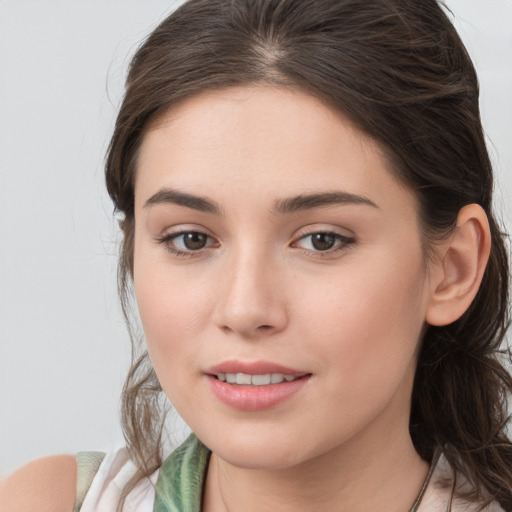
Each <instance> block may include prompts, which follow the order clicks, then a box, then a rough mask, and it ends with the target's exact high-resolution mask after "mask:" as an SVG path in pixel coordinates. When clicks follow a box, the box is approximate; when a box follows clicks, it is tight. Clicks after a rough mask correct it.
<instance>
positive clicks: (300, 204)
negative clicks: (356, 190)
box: [272, 191, 379, 214]
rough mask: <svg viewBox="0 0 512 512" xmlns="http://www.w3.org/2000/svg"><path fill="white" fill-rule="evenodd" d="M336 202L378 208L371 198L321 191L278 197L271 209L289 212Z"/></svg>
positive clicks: (274, 211)
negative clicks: (285, 197) (283, 197)
mask: <svg viewBox="0 0 512 512" xmlns="http://www.w3.org/2000/svg"><path fill="white" fill-rule="evenodd" d="M336 204H356V205H357V204H360V205H367V206H371V207H373V208H379V207H378V206H377V205H376V204H375V203H374V202H373V201H372V200H371V199H368V198H367V197H364V196H359V195H357V194H351V193H350V192H338V191H335V192H321V193H315V194H307V195H306V194H304V195H303V194H301V195H299V196H296V197H290V198H288V199H279V200H278V201H276V204H275V206H274V208H273V210H272V212H273V213H280V214H289V213H294V212H298V211H304V210H311V209H313V208H321V207H323V206H332V205H336Z"/></svg>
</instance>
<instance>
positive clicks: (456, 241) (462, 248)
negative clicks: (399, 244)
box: [426, 204, 491, 326]
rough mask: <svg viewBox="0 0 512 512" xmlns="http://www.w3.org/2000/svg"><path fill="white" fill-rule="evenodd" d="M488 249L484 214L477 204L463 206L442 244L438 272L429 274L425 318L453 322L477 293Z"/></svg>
mask: <svg viewBox="0 0 512 512" xmlns="http://www.w3.org/2000/svg"><path fill="white" fill-rule="evenodd" d="M490 250H491V234H490V228H489V222H488V220H487V215H486V213H485V211H484V210H483V208H482V207H481V206H479V205H477V204H470V205H467V206H465V207H464V208H462V209H461V210H460V212H459V215H458V218H457V226H456V228H455V229H454V231H453V233H452V234H451V235H450V237H449V238H448V240H447V241H446V242H445V243H443V244H442V253H441V261H440V263H439V265H440V268H439V270H440V272H436V273H434V274H433V275H432V279H434V282H432V283H431V285H432V286H431V288H432V294H431V297H430V302H429V305H428V308H427V314H426V321H427V323H429V324H430V325H436V326H442V325H448V324H450V323H452V322H455V320H457V319H458V318H460V317H461V316H462V315H463V314H464V312H465V311H466V310H467V309H468V307H469V306H470V304H471V302H472V301H473V299H474V298H475V295H476V294H477V292H478V288H479V287H480V283H481V282H482V277H483V275H484V271H485V267H486V265H487V261H488V259H489V253H490Z"/></svg>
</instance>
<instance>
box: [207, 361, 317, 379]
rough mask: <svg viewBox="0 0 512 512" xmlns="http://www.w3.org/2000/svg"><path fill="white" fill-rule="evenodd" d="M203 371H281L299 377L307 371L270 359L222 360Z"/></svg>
mask: <svg viewBox="0 0 512 512" xmlns="http://www.w3.org/2000/svg"><path fill="white" fill-rule="evenodd" d="M205 373H206V374H209V375H218V374H219V373H245V374H247V375H267V374H268V373H281V374H283V375H293V376H294V377H300V376H303V375H307V374H308V373H309V372H304V371H300V370H294V369H293V368H288V367H286V366H283V365H281V364H277V363H273V362H270V361H251V362H249V361H224V362H222V363H219V364H216V365H215V366H212V367H211V368H208V369H207V370H206V371H205Z"/></svg>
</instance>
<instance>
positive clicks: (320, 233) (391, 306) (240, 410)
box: [134, 86, 432, 468]
mask: <svg viewBox="0 0 512 512" xmlns="http://www.w3.org/2000/svg"><path fill="white" fill-rule="evenodd" d="M135 203H136V205H135V208H136V213H135V215H136V228H135V251H134V281H135V292H136V298H137V303H138V306H139V310H140V316H141V319H142V323H143V326H144V332H145V336H146V340H147V345H148V349H149V353H150V357H151V360H152V363H153V366H154V369H155V371H156V374H157V376H158V378H159V380H160V382H161V385H162V388H163V390H164V391H165V393H166V394H167V396H168V397H169V399H170V400H171V402H172V403H173V404H174V406H175V407H176V409H177V410H178V411H179V413H180V414H181V415H182V416H183V418H184V419H185V421H186V422H187V423H188V424H189V425H190V427H191V428H192V430H193V431H194V432H196V434H197V435H198V437H199V438H200V439H201V440H202V441H203V442H204V443H205V444H206V445H207V446H209V447H210V448H211V449H212V450H213V451H214V452H215V453H216V454H217V455H218V456H219V457H221V458H222V459H224V460H226V461H228V462H231V463H233V464H235V465H238V466H241V467H253V468H285V467H291V466H293V465H296V464H300V463H301V462H305V461H308V460H312V459H313V458H315V457H317V456H321V455H326V454H329V453H335V452H336V451H337V450H345V449H346V450H349V449H350V447H351V446H357V445H358V443H359V445H360V444H361V443H363V442H364V443H365V446H368V447H370V449H371V446H372V443H374V444H377V443H378V444H381V443H383V442H386V440H389V441H390V442H392V440H393V439H394V438H396V436H397V435H403V436H408V418H409V408H410V395H411V390H412V383H413V377H414V371H415V364H416V356H417V348H418V343H419V339H420V334H421V331H422V327H423V325H424V319H425V313H426V309H427V307H428V302H429V297H430V295H431V288H432V286H431V284H430V282H429V278H428V273H427V272H426V269H425V263H424V259H423V255H422V251H421V240H420V231H419V224H418V212H417V203H416V200H415V197H414V196H413V194H412V193H411V192H410V191H409V190H408V189H407V188H405V187H404V186H403V185H401V184H400V183H399V182H398V181H397V180H396V179H395V178H394V177H393V175H392V173H391V172H390V165H389V163H388V161H387V159H386V158H385V156H384V155H383V154H382V152H381V151H380V149H379V146H378V144H376V143H375V142H374V141H373V140H372V139H370V138H369V137H367V136H366V135H364V134H362V133H361V132H359V131H357V130H356V129H355V128H354V127H353V126H352V125H351V123H349V122H348V121H347V120H345V119H344V118H343V117H341V116H339V115H338V114H336V113H335V112H333V111H332V109H330V108H328V107H327V106H325V105H324V104H322V103H321V102H320V101H318V100H317V99H315V98H313V97H311V96H309V95H307V94H305V93H303V92H300V91H298V90H290V89H283V88H276V87H272V86H254V87H246V88H234V89H227V90H222V91H214V92H205V93H202V94H200V95H197V96H195V97H192V98H190V99H187V100H186V101H184V102H183V103H181V104H180V105H179V106H177V107H175V108H174V109H173V110H172V111H171V112H169V113H168V114H167V115H166V116H165V117H164V118H163V119H161V120H160V121H159V122H158V124H157V125H156V126H154V127H153V128H152V129H151V130H150V131H149V132H148V133H147V134H146V136H145V139H144V141H143V144H142V148H141V153H140V158H139V161H138V169H137V179H136V187H135ZM225 379H227V381H224V380H225ZM233 379H235V380H236V379H238V380H236V382H230V381H232V380H233Z"/></svg>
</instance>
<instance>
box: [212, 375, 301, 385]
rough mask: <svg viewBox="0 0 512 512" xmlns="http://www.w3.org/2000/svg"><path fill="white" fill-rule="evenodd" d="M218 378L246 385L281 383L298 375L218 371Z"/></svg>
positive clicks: (230, 382) (229, 382)
mask: <svg viewBox="0 0 512 512" xmlns="http://www.w3.org/2000/svg"><path fill="white" fill-rule="evenodd" d="M217 378H218V379H219V380H220V381H222V382H227V383H228V384H238V385H245V386H249V385H252V386H267V385H269V384H281V382H285V381H286V382H291V381H292V380H295V379H296V378H297V377H295V376H293V375H283V374H282V373H266V374H264V375H250V374H247V373H218V374H217Z"/></svg>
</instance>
